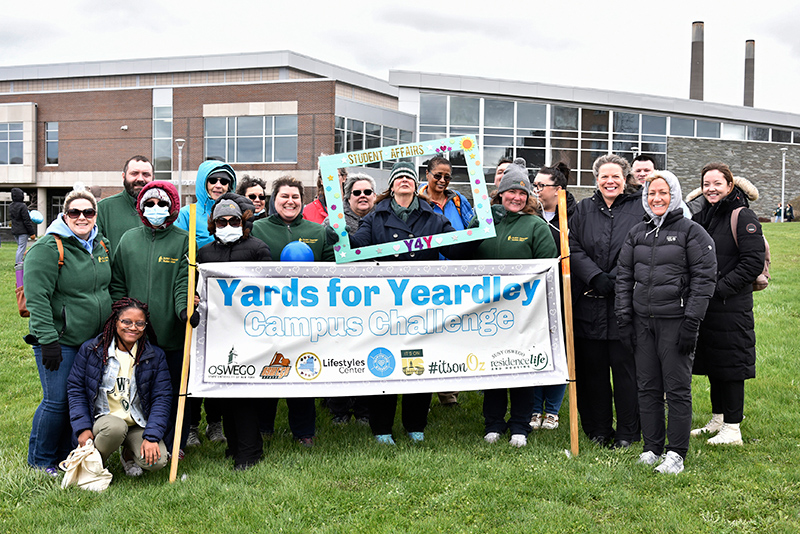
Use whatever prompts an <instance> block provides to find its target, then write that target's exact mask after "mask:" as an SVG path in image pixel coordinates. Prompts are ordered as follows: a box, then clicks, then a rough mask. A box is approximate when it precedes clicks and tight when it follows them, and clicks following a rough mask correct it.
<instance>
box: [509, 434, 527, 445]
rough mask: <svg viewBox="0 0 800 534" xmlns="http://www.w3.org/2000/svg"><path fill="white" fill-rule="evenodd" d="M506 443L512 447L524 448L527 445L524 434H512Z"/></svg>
mask: <svg viewBox="0 0 800 534" xmlns="http://www.w3.org/2000/svg"><path fill="white" fill-rule="evenodd" d="M508 443H509V444H510V445H511V446H512V447H524V446H525V445H527V444H528V438H527V437H526V436H525V435H524V434H514V435H513V436H511V439H510V440H508Z"/></svg>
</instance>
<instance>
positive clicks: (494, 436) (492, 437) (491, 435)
mask: <svg viewBox="0 0 800 534" xmlns="http://www.w3.org/2000/svg"><path fill="white" fill-rule="evenodd" d="M499 439H500V433H498V432H488V433H487V434H486V435H485V436H483V440H484V441H485V442H486V443H497V441H498V440H499Z"/></svg>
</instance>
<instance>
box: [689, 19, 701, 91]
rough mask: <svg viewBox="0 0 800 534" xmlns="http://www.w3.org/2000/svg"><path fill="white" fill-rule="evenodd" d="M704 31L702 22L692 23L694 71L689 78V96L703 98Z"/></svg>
mask: <svg viewBox="0 0 800 534" xmlns="http://www.w3.org/2000/svg"><path fill="white" fill-rule="evenodd" d="M703 33H704V25H703V23H702V22H693V23H692V73H691V75H690V79H689V98H690V99H692V100H703V62H704V59H703Z"/></svg>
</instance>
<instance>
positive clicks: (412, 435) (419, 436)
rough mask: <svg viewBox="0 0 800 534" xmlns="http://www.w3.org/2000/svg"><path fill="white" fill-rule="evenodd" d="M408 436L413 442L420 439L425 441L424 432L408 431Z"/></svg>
mask: <svg viewBox="0 0 800 534" xmlns="http://www.w3.org/2000/svg"><path fill="white" fill-rule="evenodd" d="M408 437H409V438H411V441H413V442H414V443H419V442H420V441H425V433H424V432H409V433H408Z"/></svg>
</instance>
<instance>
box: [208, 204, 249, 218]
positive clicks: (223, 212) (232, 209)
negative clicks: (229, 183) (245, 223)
mask: <svg viewBox="0 0 800 534" xmlns="http://www.w3.org/2000/svg"><path fill="white" fill-rule="evenodd" d="M228 215H231V216H233V217H239V218H241V216H242V210H241V208H239V205H238V204H237V203H236V202H234V201H233V200H222V201H220V202H218V203H217V205H216V206H215V207H214V215H213V217H212V219H219V218H220V217H225V216H228Z"/></svg>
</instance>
